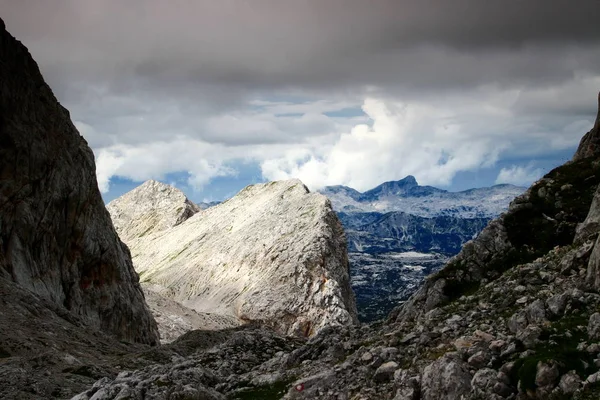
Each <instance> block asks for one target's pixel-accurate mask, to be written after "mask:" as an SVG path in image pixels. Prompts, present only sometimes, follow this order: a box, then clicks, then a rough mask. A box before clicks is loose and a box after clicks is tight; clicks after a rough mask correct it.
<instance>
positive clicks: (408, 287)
mask: <svg viewBox="0 0 600 400" xmlns="http://www.w3.org/2000/svg"><path fill="white" fill-rule="evenodd" d="M524 191H525V188H522V187H518V186H513V185H496V186H492V187H487V188H478V189H470V190H465V191H462V192H448V191H446V190H442V189H438V188H435V187H432V186H420V185H419V184H418V183H417V180H416V179H415V177H413V176H407V177H406V178H404V179H402V180H399V181H392V182H385V183H382V184H381V185H379V186H377V187H376V188H374V189H371V190H368V191H366V192H364V193H361V192H359V191H357V190H354V189H352V188H349V187H347V186H328V187H325V188H323V189H322V190H320V192H321V193H322V194H324V195H326V196H327V197H328V198H329V199H330V200H331V203H332V205H333V208H334V210H336V211H337V213H338V216H339V218H340V220H341V221H342V224H343V225H344V230H345V232H346V238H347V241H348V256H349V259H350V270H351V279H352V288H353V290H354V292H355V294H356V301H357V308H358V312H359V318H360V319H361V320H362V321H372V320H375V319H379V318H384V317H386V316H387V314H388V313H389V311H391V309H392V308H393V307H394V306H395V305H396V304H398V303H399V302H400V301H402V300H405V299H407V298H408V297H409V296H410V295H411V294H412V293H413V292H414V291H415V290H416V289H417V288H418V287H419V286H420V285H421V283H422V281H423V279H424V278H425V277H426V276H427V275H429V274H431V273H433V272H435V271H437V270H438V269H440V268H441V267H443V266H444V264H445V263H446V262H447V261H448V260H449V259H450V257H452V256H454V255H455V254H457V253H458V252H459V251H460V249H461V247H462V245H463V244H465V243H466V242H468V241H469V240H471V239H474V238H475V237H476V236H477V235H478V234H479V232H481V230H482V229H483V228H484V227H485V226H486V225H487V223H488V221H489V220H491V219H492V218H495V217H497V216H498V215H500V214H501V213H502V212H503V211H505V210H506V209H507V208H508V205H509V203H510V202H511V201H512V200H513V199H514V198H515V197H517V196H518V195H520V194H522V193H523V192H524Z"/></svg>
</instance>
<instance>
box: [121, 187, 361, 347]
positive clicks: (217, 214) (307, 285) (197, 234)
mask: <svg viewBox="0 0 600 400" xmlns="http://www.w3.org/2000/svg"><path fill="white" fill-rule="evenodd" d="M157 187H158V189H156V188H157ZM173 193H176V194H177V195H176V198H175V199H170V200H169V199H166V198H165V197H169V194H173ZM156 195H158V196H160V200H155V199H154V197H153V196H156ZM124 197H125V201H122V199H118V200H115V201H114V202H112V203H111V210H117V209H118V210H119V211H118V215H119V216H118V217H116V218H115V219H116V221H121V222H118V224H120V223H122V222H123V223H126V224H127V223H128V221H135V220H136V217H135V215H142V217H143V218H146V216H148V215H150V216H152V218H150V219H151V220H155V218H154V216H156V215H162V214H167V215H175V216H177V215H179V214H177V213H176V212H175V211H176V210H177V209H179V207H182V206H183V204H184V203H185V200H184V198H183V197H182V196H181V195H180V194H179V193H177V192H176V191H174V190H171V189H165V188H164V185H158V184H156V183H153V182H151V183H146V184H144V185H142V186H141V187H140V188H138V189H135V190H134V193H133V194H129V195H125V196H124ZM132 199H133V200H132ZM136 199H139V201H142V202H144V201H148V202H149V203H150V205H142V204H140V205H137V203H136V201H137V200H136ZM155 204H158V205H160V210H159V211H154V210H153V207H154V205H155ZM137 207H140V208H141V209H143V210H144V211H143V212H138V211H137ZM173 209H175V211H173ZM165 210H167V211H165ZM169 210H171V211H169ZM115 212H116V211H115ZM175 220H176V218H175V217H173V218H169V221H171V223H172V222H173V221H175ZM146 225H147V224H146V223H145V222H144V226H146ZM163 225H164V224H163ZM121 229H122V230H123V231H124V230H125V229H126V228H125V227H124V228H121ZM136 235H137V237H133V236H136ZM140 235H141V234H139V233H138V230H137V229H136V230H135V234H133V235H129V234H128V236H129V237H132V238H131V239H130V240H129V242H128V245H129V246H130V248H131V252H132V256H133V260H134V265H135V268H136V270H137V271H138V272H139V274H140V276H141V280H142V281H143V282H144V283H147V284H152V285H153V290H154V291H155V292H157V293H158V294H160V295H162V296H166V297H169V298H171V299H173V300H175V301H177V302H179V303H181V304H183V305H184V306H186V307H189V308H191V309H194V310H196V311H198V312H202V313H216V314H222V315H228V316H234V317H236V318H238V319H240V320H241V321H259V322H260V323H262V324H264V325H267V326H270V327H273V328H275V329H276V330H278V331H279V332H283V333H286V334H293V335H303V336H312V335H314V334H315V333H317V332H318V331H319V330H321V329H322V328H323V327H325V326H328V325H340V324H341V325H347V324H353V323H355V322H356V306H355V303H354V295H353V293H352V290H351V288H350V284H349V280H350V278H349V272H348V260H347V255H346V245H345V236H344V232H343V229H342V226H341V224H340V222H339V220H338V218H337V216H336V214H335V212H334V211H333V210H332V209H331V204H330V202H329V201H328V200H327V198H326V197H325V196H323V195H321V194H317V193H309V192H308V189H306V187H305V186H304V185H303V184H302V183H301V182H300V181H298V180H290V181H281V182H270V183H266V184H258V185H252V186H249V187H247V188H245V189H244V190H242V191H241V192H240V193H239V194H238V195H236V196H235V197H233V198H232V199H230V200H228V201H226V202H224V203H222V204H219V205H216V206H214V207H211V208H208V209H207V210H205V211H202V212H199V213H197V214H195V215H194V216H192V217H191V218H189V219H187V220H186V221H184V222H182V223H179V224H176V225H175V226H172V227H171V228H169V229H163V230H157V231H155V232H153V233H151V232H149V233H148V234H146V235H141V236H140Z"/></svg>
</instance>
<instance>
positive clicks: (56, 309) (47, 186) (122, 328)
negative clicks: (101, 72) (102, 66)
mask: <svg viewBox="0 0 600 400" xmlns="http://www.w3.org/2000/svg"><path fill="white" fill-rule="evenodd" d="M132 343H137V344H132ZM157 343H158V331H157V328H156V323H155V321H154V319H153V318H152V316H151V314H150V311H149V310H148V307H147V306H146V304H145V302H144V296H143V293H142V290H141V288H140V286H139V283H138V276H137V274H136V273H135V271H134V269H133V266H132V262H131V257H130V255H129V251H128V249H127V247H126V246H125V245H124V244H123V243H122V242H121V241H120V240H119V237H118V236H117V233H116V232H115V229H114V228H113V225H112V223H111V219H110V216H109V214H108V212H107V211H106V208H105V207H104V203H103V201H102V198H101V196H100V192H99V190H98V184H97V182H96V171H95V165H94V155H93V154H92V151H91V149H90V148H89V147H88V145H87V143H86V141H85V140H84V139H83V138H82V137H81V136H80V135H79V133H78V132H77V130H76V128H75V126H74V125H73V123H72V122H71V120H70V117H69V112H68V111H67V110H66V109H65V108H63V107H62V106H61V105H60V104H59V103H58V101H57V100H56V98H55V97H54V94H53V93H52V91H51V89H50V88H49V87H48V85H47V84H46V83H45V82H44V79H43V77H42V75H41V73H40V71H39V68H38V66H37V64H36V63H35V61H34V60H33V59H32V58H31V55H30V54H29V52H28V50H27V49H26V48H25V46H23V44H21V43H20V42H18V41H17V40H16V39H15V38H14V37H12V36H11V35H10V34H9V33H8V32H7V31H6V29H5V26H4V22H2V20H0V364H1V365H0V398H6V399H9V398H19V399H21V398H22V399H28V398H50V397H67V396H70V395H72V394H74V393H73V392H74V391H76V390H81V389H82V385H85V384H88V383H90V382H91V381H92V379H93V378H92V377H91V376H88V377H83V376H75V375H74V374H72V373H71V372H72V371H74V370H77V369H78V368H80V367H85V366H86V365H87V366H90V365H96V366H97V367H96V368H102V366H103V365H104V361H103V359H105V358H106V357H107V354H115V353H119V352H121V353H123V352H125V351H128V349H131V348H136V349H139V348H141V347H144V348H145V346H142V345H154V344H157ZM109 370H110V371H111V373H112V371H114V369H112V368H109ZM88 375H94V373H93V372H89V374H88Z"/></svg>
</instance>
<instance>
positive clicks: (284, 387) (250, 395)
mask: <svg viewBox="0 0 600 400" xmlns="http://www.w3.org/2000/svg"><path fill="white" fill-rule="evenodd" d="M292 382H293V380H291V379H288V380H285V381H279V382H275V383H273V384H272V385H267V386H259V387H256V388H252V389H246V390H243V391H240V392H237V393H236V394H234V395H233V397H231V399H235V400H279V399H281V398H282V397H283V396H284V395H285V394H286V393H287V391H288V390H289V389H290V385H291V384H292Z"/></svg>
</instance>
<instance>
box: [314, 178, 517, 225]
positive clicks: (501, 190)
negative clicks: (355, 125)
mask: <svg viewBox="0 0 600 400" xmlns="http://www.w3.org/2000/svg"><path fill="white" fill-rule="evenodd" d="M524 190H525V188H521V187H518V186H513V185H495V186H492V187H489V188H477V189H469V190H465V191H462V192H448V191H446V190H442V189H437V188H434V187H431V186H419V184H418V183H417V181H416V179H415V178H414V177H413V176H407V177H406V178H404V179H402V180H400V181H392V182H385V183H382V184H381V185H379V186H377V187H376V188H373V189H371V190H368V191H366V192H364V193H360V192H358V191H356V190H354V189H352V188H348V187H345V186H327V187H325V188H323V189H322V190H320V192H321V193H323V194H324V195H326V196H327V197H328V198H329V199H330V200H331V204H332V205H333V208H334V209H335V210H336V211H338V212H346V213H358V212H367V213H368V212H379V213H387V212H393V211H400V212H405V213H408V214H413V215H417V216H420V217H425V218H431V217H439V216H449V217H458V218H494V217H496V216H498V215H500V213H501V212H502V211H504V210H505V209H506V206H507V205H508V203H509V202H510V201H511V200H512V199H513V198H514V197H516V196H518V195H520V194H521V193H523V191H524Z"/></svg>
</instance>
